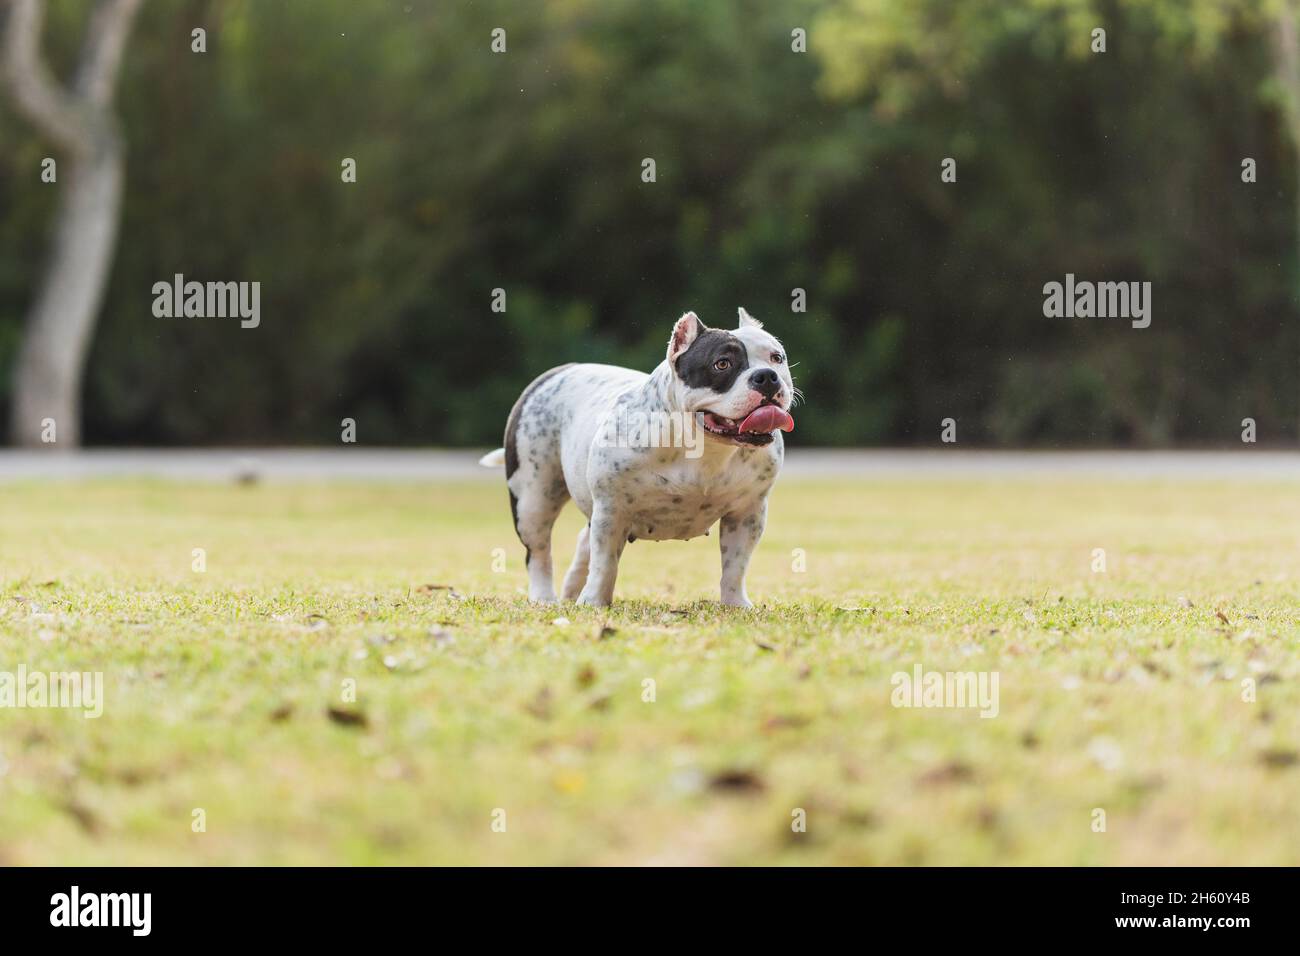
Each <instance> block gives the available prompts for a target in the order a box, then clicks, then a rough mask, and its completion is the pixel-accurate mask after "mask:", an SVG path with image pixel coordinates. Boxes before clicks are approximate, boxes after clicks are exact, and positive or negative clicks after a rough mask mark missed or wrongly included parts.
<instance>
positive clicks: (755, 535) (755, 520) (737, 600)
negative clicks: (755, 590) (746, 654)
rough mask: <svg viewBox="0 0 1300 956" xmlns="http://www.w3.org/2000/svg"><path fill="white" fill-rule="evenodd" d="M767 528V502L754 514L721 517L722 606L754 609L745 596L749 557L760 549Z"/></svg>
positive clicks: (764, 501) (762, 503)
mask: <svg viewBox="0 0 1300 956" xmlns="http://www.w3.org/2000/svg"><path fill="white" fill-rule="evenodd" d="M766 526H767V499H766V498H764V499H763V500H762V501H761V502H759V504H758V507H757V508H755V509H754V510H752V511H743V512H737V513H734V514H726V515H723V516H722V533H721V535H719V538H720V539H721V540H720V542H719V544H720V546H721V548H722V603H723V604H730V605H732V606H733V607H753V606H754V605H753V603H752V602H751V601H750V600H749V595H747V594H746V593H745V571H746V570H747V569H748V568H749V558H750V555H752V554H753V553H754V548H756V547H758V539H759V538H761V537H763V529H764V528H765V527H766Z"/></svg>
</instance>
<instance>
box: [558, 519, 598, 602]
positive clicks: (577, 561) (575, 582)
mask: <svg viewBox="0 0 1300 956" xmlns="http://www.w3.org/2000/svg"><path fill="white" fill-rule="evenodd" d="M590 532H591V529H590V528H589V527H588V526H586V525H584V526H583V528H582V530H581V531H580V532H578V547H577V549H576V550H575V551H574V552H573V563H572V564H571V565H569V573H568V574H566V575H565V576H564V586H563V587H562V588H560V597H562V598H564V600H566V601H576V600H577V599H578V595H579V594H581V593H582V588H583V585H585V584H586V583H587V568H588V567H589V566H590V564H591V542H590Z"/></svg>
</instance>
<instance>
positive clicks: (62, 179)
mask: <svg viewBox="0 0 1300 956" xmlns="http://www.w3.org/2000/svg"><path fill="white" fill-rule="evenodd" d="M140 2H141V0H99V4H98V5H97V6H96V7H95V10H94V13H93V14H92V15H91V20H90V25H89V26H88V28H87V32H86V40H85V43H84V44H83V47H82V51H81V57H80V59H79V60H78V65H77V75H76V78H75V81H74V83H73V86H72V88H71V89H70V90H67V89H64V88H63V87H61V86H60V85H59V84H58V83H57V82H56V81H55V80H54V78H53V77H52V76H50V74H49V71H48V70H47V69H46V67H45V64H44V62H43V61H42V59H41V56H40V52H39V48H40V32H41V19H42V15H43V13H44V6H43V3H42V0H4V3H5V4H6V9H7V10H8V14H9V16H8V18H7V23H6V26H5V29H6V34H5V38H4V67H5V78H6V79H7V80H8V86H9V91H10V93H11V95H12V97H13V100H14V103H15V105H16V106H17V107H18V109H19V111H20V112H22V113H23V114H24V115H25V116H26V117H27V118H28V119H29V120H31V122H32V123H33V124H35V125H36V126H37V127H38V128H39V129H40V130H41V131H42V132H43V133H44V134H45V135H47V136H49V137H50V138H51V139H52V140H54V141H55V142H56V143H57V144H58V145H59V146H61V147H63V148H64V149H65V150H66V151H67V152H68V154H69V155H68V157H67V158H66V159H65V160H64V162H63V164H62V166H61V167H60V169H59V178H58V179H57V180H56V183H55V184H54V185H53V186H52V187H51V188H55V189H58V190H60V197H59V204H58V212H57V217H56V220H55V226H54V235H53V245H52V248H51V250H50V254H49V257H48V258H47V260H46V263H45V267H44V269H43V272H42V275H41V278H40V282H39V285H38V286H37V292H36V298H35V301H34V302H33V303H32V308H31V312H30V313H29V314H28V317H27V324H26V326H25V328H24V333H23V340H22V344H21V345H20V346H19V349H18V364H17V367H16V369H15V371H14V390H13V396H12V405H11V417H10V435H11V439H12V441H13V442H14V443H15V444H18V445H27V446H32V445H41V444H44V443H46V442H48V440H49V439H48V438H47V437H46V436H47V435H48V434H50V433H51V432H52V433H53V435H54V436H55V447H63V448H74V447H76V446H77V445H79V444H80V443H81V383H82V377H83V374H84V372H85V367H86V353H87V351H88V350H89V348H90V342H91V339H92V337H93V335H94V330H95V319H96V317H97V316H98V314H99V308H100V305H101V303H102V302H103V298H104V289H105V287H106V286H107V284H108V275H109V267H110V266H111V264H112V261H113V250H114V248H115V246H116V244H117V230H118V221H119V218H120V212H121V206H122V185H123V181H124V170H125V148H124V146H123V142H122V138H121V136H120V134H119V133H118V130H117V125H116V122H115V120H114V118H113V115H112V111H111V109H112V96H113V86H114V83H115V81H116V78H117V72H118V67H119V65H120V63H121V58H122V52H123V49H124V48H125V45H126V39H127V36H128V35H129V33H130V29H131V21H132V19H133V17H134V15H135V12H136V10H137V8H138V7H139V5H140ZM33 176H35V172H33ZM47 420H49V421H52V422H53V423H54V428H53V429H48V428H47V424H46V422H47Z"/></svg>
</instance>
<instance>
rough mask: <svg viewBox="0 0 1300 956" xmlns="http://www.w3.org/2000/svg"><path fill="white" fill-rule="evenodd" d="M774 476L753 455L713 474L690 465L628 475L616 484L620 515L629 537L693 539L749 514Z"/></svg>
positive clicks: (769, 468)
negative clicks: (730, 516)
mask: <svg viewBox="0 0 1300 956" xmlns="http://www.w3.org/2000/svg"><path fill="white" fill-rule="evenodd" d="M764 457H765V456H764ZM774 476H775V469H774V467H772V466H771V465H770V464H769V463H767V462H765V461H764V460H763V459H762V458H760V457H759V456H757V455H750V456H745V457H744V458H741V456H739V455H738V456H736V459H735V460H733V462H731V463H730V464H729V466H728V467H726V468H724V469H721V470H718V471H710V470H708V469H707V468H704V467H701V466H700V464H699V463H697V462H691V461H687V462H684V463H675V464H671V465H663V464H661V465H658V466H652V467H647V468H645V469H638V470H634V471H629V472H625V473H624V474H623V475H622V477H623V481H621V482H620V483H619V484H620V488H619V495H620V501H619V511H620V512H622V514H623V517H624V521H625V522H626V524H627V526H628V528H629V536H630V537H633V538H644V539H647V540H650V541H667V540H682V539H687V538H694V537H698V536H699V535H702V534H707V533H708V530H709V528H711V527H712V526H713V525H714V524H716V523H717V521H718V519H720V518H721V517H722V516H723V515H725V514H728V513H730V512H747V511H750V510H752V508H753V507H754V505H755V504H757V503H758V501H759V500H761V499H762V498H763V497H764V496H765V495H766V494H767V492H768V489H769V488H770V487H771V484H772V478H773V477H774Z"/></svg>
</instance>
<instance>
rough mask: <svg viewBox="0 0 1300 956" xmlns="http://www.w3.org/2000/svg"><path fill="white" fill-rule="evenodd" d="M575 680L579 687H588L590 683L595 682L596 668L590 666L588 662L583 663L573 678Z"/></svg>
mask: <svg viewBox="0 0 1300 956" xmlns="http://www.w3.org/2000/svg"><path fill="white" fill-rule="evenodd" d="M575 682H576V683H577V685H578V686H579V687H590V686H591V685H592V684H594V683H596V668H594V667H592V666H591V665H590V664H583V665H582V668H581V669H580V670H579V671H578V676H577V677H576V678H575Z"/></svg>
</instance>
